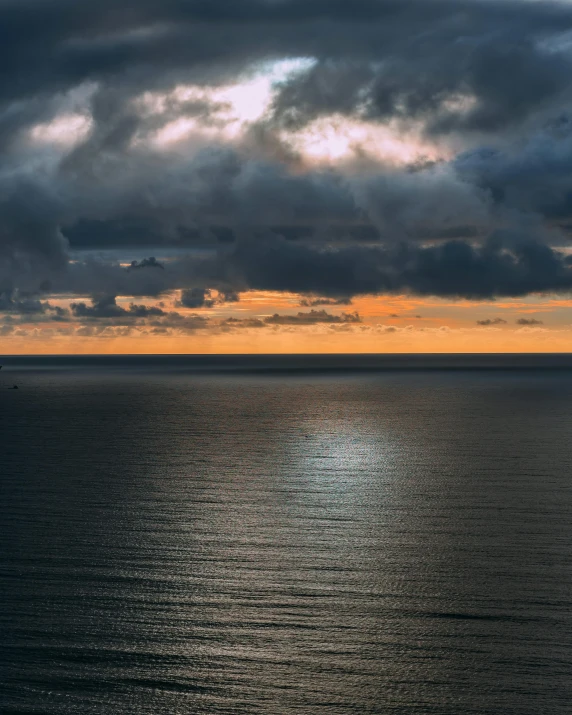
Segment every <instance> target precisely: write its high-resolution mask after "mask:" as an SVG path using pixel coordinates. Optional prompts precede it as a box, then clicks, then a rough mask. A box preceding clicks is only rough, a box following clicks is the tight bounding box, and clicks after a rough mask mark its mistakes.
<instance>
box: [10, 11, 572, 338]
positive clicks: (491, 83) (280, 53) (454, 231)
mask: <svg viewBox="0 0 572 715" xmlns="http://www.w3.org/2000/svg"><path fill="white" fill-rule="evenodd" d="M571 30H572V6H570V5H567V4H564V3H557V2H524V1H522V2H518V1H516V0H498V1H496V2H490V1H489V0H455V1H453V0H433V1H431V0H352V1H351V2H350V1H349V0H348V1H345V0H280V1H277V2H274V1H271V0H242V1H241V2H229V0H209V2H205V1H204V0H164V2H156V1H155V0H126V2H122V3H119V4H118V3H117V2H115V1H114V2H112V1H111V0H102V1H101V2H98V3H87V4H86V3H78V2H75V1H72V0H41V1H40V0H0V148H1V149H2V155H1V157H0V294H1V295H2V296H9V300H10V301H12V303H11V307H6V308H5V312H8V311H10V312H20V313H26V312H29V313H32V312H34V311H35V312H37V313H38V314H41V313H42V312H46V310H48V309H47V308H46V307H43V308H42V306H46V305H47V304H46V303H45V302H42V301H41V300H40V297H38V296H40V295H41V294H42V293H43V294H48V293H56V292H59V293H62V294H68V295H75V296H85V295H93V296H96V297H95V298H94V300H93V302H92V303H91V304H88V303H84V302H79V301H76V302H74V303H73V305H72V311H73V314H74V317H75V318H76V319H85V320H92V321H95V320H109V321H113V320H132V321H134V320H138V319H141V320H142V319H156V320H158V321H171V322H177V321H181V320H188V318H187V317H186V316H178V314H176V313H172V314H169V315H166V314H156V315H154V316H153V315H146V314H145V311H149V310H152V309H148V308H146V307H145V306H140V305H136V304H132V305H131V306H130V307H129V308H123V307H121V306H120V305H118V304H117V302H116V298H115V296H118V295H121V296H160V295H161V294H162V293H165V292H168V291H174V290H180V291H182V293H181V299H180V303H181V306H182V307H188V308H197V309H198V308H202V307H212V306H213V305H214V304H215V303H228V302H232V301H234V300H236V299H237V298H238V296H237V294H238V292H239V291H241V290H246V289H250V288H253V289H268V290H288V291H299V292H301V293H303V294H306V295H308V296H309V297H307V298H305V299H304V301H306V302H305V303H303V305H306V306H307V307H313V306H319V305H332V304H333V303H336V304H346V303H347V302H349V300H350V299H351V297H352V296H354V295H362V294H366V293H378V292H383V291H388V292H393V293H397V292H409V293H417V294H420V295H443V296H459V297H460V296H464V297H476V298H490V297H494V296H502V295H524V294H526V293H528V292H543V291H569V290H570V289H571V287H572V280H571V270H572V268H571V264H570V262H569V260H568V259H567V258H566V256H565V255H564V253H562V252H559V251H556V250H555V249H554V248H551V247H550V245H548V244H554V242H556V241H558V242H560V243H563V242H564V241H565V239H566V233H565V230H564V232H562V233H561V234H558V235H556V234H554V233H553V230H554V226H555V225H556V224H557V223H559V224H565V223H566V222H567V221H568V219H569V218H570V217H571V215H572V199H571V198H570V197H571V196H572V180H571V179H570V172H569V166H570V163H571V162H572V123H571V122H570V120H569V117H570V116H571V111H572V110H571V108H572V92H571V88H570V85H571V82H570V77H571V76H572V74H571V69H572V67H571V57H572V54H571V51H570V46H569V38H568V34H567V33H569V32H570V31H571ZM300 57H304V58H308V60H309V61H308V62H307V63H306V65H305V67H304V69H301V70H300V71H298V72H297V73H296V74H294V75H293V76H292V77H290V78H288V79H285V80H284V81H282V83H281V85H280V86H279V88H278V91H277V95H276V97H275V99H274V103H273V105H272V108H271V113H270V115H269V116H266V117H264V118H263V119H262V120H261V121H260V122H258V123H257V124H256V125H255V126H253V127H251V128H250V130H249V131H248V132H247V134H246V136H245V137H243V138H242V139H237V140H236V141H234V142H231V144H232V146H228V145H227V146H225V145H224V142H222V141H219V140H217V141H214V140H213V142H211V143H210V144H211V145H210V146H203V147H202V148H201V146H194V145H193V146H192V151H191V147H190V145H189V147H187V146H185V145H184V144H183V145H182V147H181V148H180V150H179V149H177V150H172V149H171V150H169V151H165V152H162V151H155V150H153V149H152V148H150V138H151V137H153V136H154V133H155V132H156V131H157V130H159V129H161V127H162V126H164V124H165V123H166V122H169V121H172V120H176V119H178V118H185V119H200V121H201V122H202V123H203V124H205V125H208V126H210V127H216V123H217V121H218V120H217V116H218V115H217V112H220V110H221V105H220V103H218V104H217V102H215V101H214V100H210V99H208V98H205V99H191V100H184V99H174V98H172V97H171V98H168V99H165V101H164V104H165V106H164V107H163V109H162V114H161V117H160V118H157V116H155V115H151V114H149V113H148V112H147V113H146V111H145V110H144V109H142V108H141V106H139V105H138V104H137V101H138V98H140V97H141V95H142V94H143V93H145V92H165V91H168V90H170V89H172V88H173V87H174V86H176V85H177V84H178V83H187V84H189V83H192V84H196V85H201V86H210V85H212V86H214V85H217V84H221V83H225V82H232V81H235V80H237V79H239V78H240V77H242V76H248V74H249V72H251V71H252V69H253V67H255V66H259V64H260V63H261V62H263V61H269V60H280V59H284V58H300ZM74 112H75V113H77V112H79V113H80V114H82V115H85V116H86V117H88V118H89V120H90V124H89V128H88V129H87V130H86V133H85V135H84V136H82V137H81V138H80V139H79V140H77V141H76V142H75V144H73V143H72V144H70V146H68V147H67V148H66V147H64V148H62V147H61V146H60V147H59V148H54V146H48V147H46V146H43V145H41V143H40V144H38V143H37V142H36V143H34V140H33V138H30V136H29V135H28V134H26V131H27V130H28V129H30V128H31V127H33V126H35V125H37V124H38V122H48V121H51V120H52V119H54V118H55V117H57V116H59V115H61V114H62V113H63V114H65V113H72V114H73V113H74ZM332 113H338V114H343V115H347V116H348V117H351V118H361V119H366V120H368V121H372V122H377V123H380V124H382V125H387V126H389V125H390V124H391V125H392V126H393V125H394V124H396V125H397V126H398V127H408V126H418V127H419V132H420V133H422V134H425V136H429V137H432V138H435V137H437V136H439V137H443V136H448V135H454V138H455V142H457V143H454V142H453V144H452V146H455V147H457V148H458V147H461V150H458V155H457V156H456V157H455V158H453V159H452V160H445V159H443V160H441V161H438V162H433V163H431V162H421V161H420V162H418V163H417V164H415V165H411V166H407V167H405V168H399V169H398V168H396V167H395V166H392V165H390V164H388V163H387V162H385V163H384V162H378V163H377V164H376V163H375V162H373V163H372V161H371V158H370V157H362V159H363V162H362V163H361V164H360V163H359V162H358V164H356V167H354V168H352V169H351V170H347V171H345V172H341V171H336V170H335V169H317V168H315V167H314V168H312V167H311V166H308V165H307V163H304V158H303V157H301V156H300V154H299V152H298V151H297V150H296V148H295V147H294V146H293V145H291V144H290V143H289V141H288V140H287V139H284V137H283V136H282V134H281V133H280V131H281V129H282V128H284V127H286V128H298V127H303V126H304V125H306V124H307V123H308V122H310V121H312V120H313V119H315V118H318V117H321V116H324V115H329V114H332ZM483 136H485V137H486V140H482V137H483ZM475 137H476V138H475ZM197 141H198V140H197ZM451 141H452V140H451ZM217 142H218V143H217ZM56 144H57V142H56ZM64 144H65V142H64ZM360 160H361V159H360ZM270 227H281V228H274V233H269V231H268V230H269V228H270ZM523 227H524V228H523ZM499 228H504V229H507V228H508V229H509V233H508V234H507V233H505V234H503V235H504V236H505V237H504V238H502V239H499V232H498V229H499ZM531 233H534V239H531V238H530V234H531ZM366 234H367V235H366ZM509 234H510V239H508V238H506V236H507V235H509ZM260 235H262V238H257V237H258V236H260ZM286 239H291V240H286ZM452 239H454V240H452ZM68 240H69V241H70V242H71V244H72V247H73V249H74V251H77V253H75V252H74V254H73V256H71V255H70V253H69V246H68ZM428 241H431V242H432V243H431V244H427V243H426V242H428ZM161 244H163V245H176V246H179V245H181V246H187V247H188V246H189V245H192V246H195V245H197V246H199V245H202V244H204V245H206V246H208V247H209V250H208V251H207V252H206V253H204V254H200V252H199V251H198V250H197V251H193V250H189V255H188V256H186V257H183V258H181V257H173V258H172V259H169V260H166V261H164V262H163V263H159V262H158V261H156V259H154V258H145V259H143V260H135V261H132V262H131V263H130V265H129V266H127V268H126V267H125V266H124V265H123V266H122V265H120V264H119V262H117V261H116V262H111V261H110V260H109V259H105V258H102V257H100V258H89V259H88V258H85V257H84V256H82V255H81V250H82V249H87V248H89V249H104V248H105V249H108V248H113V247H117V246H123V247H133V248H138V247H143V246H146V247H148V248H149V252H151V248H150V247H151V246H160V245H161ZM145 251H147V248H146V249H145ZM134 255H135V256H136V255H139V256H140V255H141V253H140V252H139V253H136V252H135V251H134ZM157 255H164V254H163V253H160V254H157ZM157 269H160V270H157ZM46 281H48V283H47V282H46ZM213 291H216V294H215V293H214V292H213ZM314 295H315V296H322V297H321V298H313V297H312V296H314ZM3 300H4V301H5V305H6V306H8V303H7V302H6V301H7V300H8V298H6V297H4V298H3ZM318 300H325V301H329V302H321V303H318V302H315V301H318ZM313 301H314V302H313ZM54 310H55V309H54ZM157 310H161V309H160V308H157ZM52 312H54V311H52ZM313 312H317V313H323V312H324V311H313ZM55 314H56V313H55V312H54V315H55ZM177 316H178V317H177ZM155 327H156V328H157V329H158V330H161V329H166V326H165V325H157V326H155Z"/></svg>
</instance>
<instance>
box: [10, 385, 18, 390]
mask: <svg viewBox="0 0 572 715" xmlns="http://www.w3.org/2000/svg"><path fill="white" fill-rule="evenodd" d="M8 389H9V390H17V389H18V385H14V386H13V387H9V388H8Z"/></svg>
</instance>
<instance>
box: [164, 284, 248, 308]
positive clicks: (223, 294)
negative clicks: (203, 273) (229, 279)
mask: <svg viewBox="0 0 572 715" xmlns="http://www.w3.org/2000/svg"><path fill="white" fill-rule="evenodd" d="M239 299H240V297H239V295H238V293H236V292H234V291H233V290H231V289H228V290H226V291H219V292H218V294H217V295H214V294H213V292H212V290H210V289H208V288H190V289H188V290H183V291H181V298H180V300H179V301H178V303H177V305H179V306H181V307H183V308H213V307H214V306H215V305H223V304H224V303H238V301H239Z"/></svg>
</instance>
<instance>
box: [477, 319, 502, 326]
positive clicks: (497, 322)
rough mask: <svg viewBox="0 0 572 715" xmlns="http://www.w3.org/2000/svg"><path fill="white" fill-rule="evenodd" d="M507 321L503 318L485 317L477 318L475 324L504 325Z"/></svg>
mask: <svg viewBox="0 0 572 715" xmlns="http://www.w3.org/2000/svg"><path fill="white" fill-rule="evenodd" d="M506 323H507V321H506V320H503V318H485V319H484V320H477V325H506Z"/></svg>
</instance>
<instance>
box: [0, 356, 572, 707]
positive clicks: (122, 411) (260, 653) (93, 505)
mask: <svg viewBox="0 0 572 715" xmlns="http://www.w3.org/2000/svg"><path fill="white" fill-rule="evenodd" d="M336 359H338V360H341V362H340V363H339V364H337V367H338V368H340V369H337V368H336V369H334V368H335V366H334V368H331V369H330V370H327V369H325V368H324V370H322V371H321V368H320V365H319V364H314V365H313V366H312V370H311V371H305V370H303V369H299V368H301V367H303V364H302V363H299V364H297V367H298V369H295V367H296V365H294V367H292V365H293V363H290V367H288V359H287V358H281V360H282V361H283V364H282V363H280V365H279V366H278V367H280V369H272V361H269V362H268V363H265V365H266V368H264V365H263V364H262V362H263V361H262V362H261V363H260V364H257V365H255V367H252V365H253V363H252V362H250V363H249V362H248V360H244V359H243V362H242V363H240V365H239V368H240V369H234V368H236V365H237V364H238V363H232V360H227V362H226V363H225V362H224V360H223V363H224V365H222V367H223V368H224V369H218V368H220V367H221V366H220V365H219V366H218V368H217V370H214V371H211V370H209V369H206V368H208V364H207V363H204V364H201V365H198V364H196V363H189V362H186V363H185V361H184V360H183V359H182V358H177V359H162V360H161V359H155V361H153V360H148V359H140V360H137V359H128V358H125V359H123V360H120V359H115V360H111V361H107V362H106V361H105V360H104V361H98V360H84V361H83V362H82V361H77V360H68V361H67V362H66V361H65V360H62V359H54V360H52V361H49V360H44V361H42V360H30V361H27V362H26V361H23V360H21V359H15V358H12V359H10V360H8V359H5V360H3V361H2V362H3V363H4V365H5V367H4V370H2V372H1V373H0V683H1V685H0V712H1V713H2V715H9V714H10V713H53V714H57V715H60V714H61V715H67V714H68V713H73V714H74V715H75V713H86V714H87V715H90V714H92V713H97V714H100V713H105V714H106V715H107V713H109V714H110V715H115V714H118V715H123V714H127V715H131V714H133V715H139V714H143V715H160V714H169V715H171V714H173V715H178V714H187V713H229V714H230V713H232V714H234V713H263V714H269V715H274V714H282V713H308V714H310V713H316V714H322V713H323V714H326V713H327V714H328V715H329V714H332V715H335V714H337V713H359V714H362V713H364V714H366V713H404V714H405V713H407V714H409V713H414V714H418V713H439V714H443V715H449V714H451V715H464V714H469V713H474V714H477V713H478V714H484V713H491V714H492V713H494V714H495V715H496V714H497V713H502V714H503V715H505V714H516V713H518V714H519V715H535V714H537V713H538V714H539V715H540V714H542V715H551V714H553V713H554V714H556V713H563V714H564V713H566V714H569V713H570V712H572V705H571V704H572V678H571V673H572V359H570V358H568V360H569V362H570V369H564V368H566V359H565V358H558V359H557V360H560V363H558V365H556V364H555V363H549V362H545V363H543V362H542V359H540V358H538V362H537V363H535V364H534V365H531V364H528V368H529V369H526V368H527V364H520V368H521V369H518V370H511V369H509V367H510V365H509V363H507V362H505V363H503V362H502V361H501V362H500V363H495V365H496V367H497V368H499V369H489V370H479V369H475V368H477V367H478V364H476V363H475V364H474V365H467V364H466V363H464V364H463V363H462V361H461V362H457V363H455V360H454V359H453V358H450V359H449V364H448V365H441V367H442V368H444V367H449V368H451V367H455V365H456V366H457V368H461V367H464V368H467V369H457V370H451V369H440V370H423V369H421V368H422V365H419V364H417V365H415V366H414V367H416V369H411V370H394V369H385V370H376V369H375V365H369V367H368V369H367V371H360V364H359V360H358V361H357V363H353V367H352V364H350V365H349V367H351V369H341V368H343V367H344V363H343V359H342V358H336ZM205 360H206V359H205ZM332 360H333V358H332ZM394 360H396V361H397V362H399V361H398V359H397V358H394ZM475 360H476V358H475ZM546 360H549V359H548V358H547V359H546ZM215 362H216V360H215ZM238 362H240V361H238ZM477 362H478V361H477ZM485 362H486V360H485ZM326 363H327V361H326ZM326 363H322V367H324V365H326V368H327V364H326ZM233 364H234V368H233ZM328 364H329V363H328ZM483 364H484V363H483ZM543 364H544V365H545V368H544V369H543V368H542V365H543ZM549 364H551V365H552V367H550V368H546V365H549ZM249 365H250V367H251V368H252V369H247V368H248V366H249ZM401 365H402V366H403V363H401ZM205 366H206V367H205ZM211 366H212V365H211ZM276 366H277V363H276V362H275V363H274V367H276ZM485 366H486V367H491V365H485ZM330 367H331V364H330ZM378 367H379V364H378ZM385 367H386V368H387V367H391V366H390V365H388V364H385ZM394 367H395V366H394ZM437 367H439V366H437ZM468 367H472V368H473V369H468ZM555 367H560V368H562V369H555ZM199 368H200V369H199ZM263 368H264V369H263ZM346 368H348V365H347V364H346ZM362 368H363V364H362ZM501 368H502V369H501ZM13 383H17V384H19V386H20V389H19V390H18V391H8V390H7V389H6V387H7V386H9V385H12V384H13Z"/></svg>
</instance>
